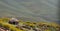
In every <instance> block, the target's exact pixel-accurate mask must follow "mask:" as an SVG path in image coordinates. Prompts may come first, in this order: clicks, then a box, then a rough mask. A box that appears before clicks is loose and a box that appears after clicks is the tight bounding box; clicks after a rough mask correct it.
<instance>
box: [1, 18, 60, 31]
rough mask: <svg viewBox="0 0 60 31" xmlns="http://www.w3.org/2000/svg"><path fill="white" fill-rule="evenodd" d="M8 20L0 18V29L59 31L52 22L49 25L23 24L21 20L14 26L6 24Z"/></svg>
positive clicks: (11, 30) (59, 26)
mask: <svg viewBox="0 0 60 31" xmlns="http://www.w3.org/2000/svg"><path fill="white" fill-rule="evenodd" d="M10 19H11V18H0V27H4V28H7V29H9V30H10V31H35V30H40V31H59V29H60V25H59V24H57V23H54V22H51V23H49V22H31V21H25V22H23V20H19V24H18V25H14V24H9V23H8V22H9V20H10ZM26 25H27V26H26ZM29 27H30V28H29ZM43 27H44V28H43ZM36 28H38V29H36ZM34 29H35V30H34Z"/></svg>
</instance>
